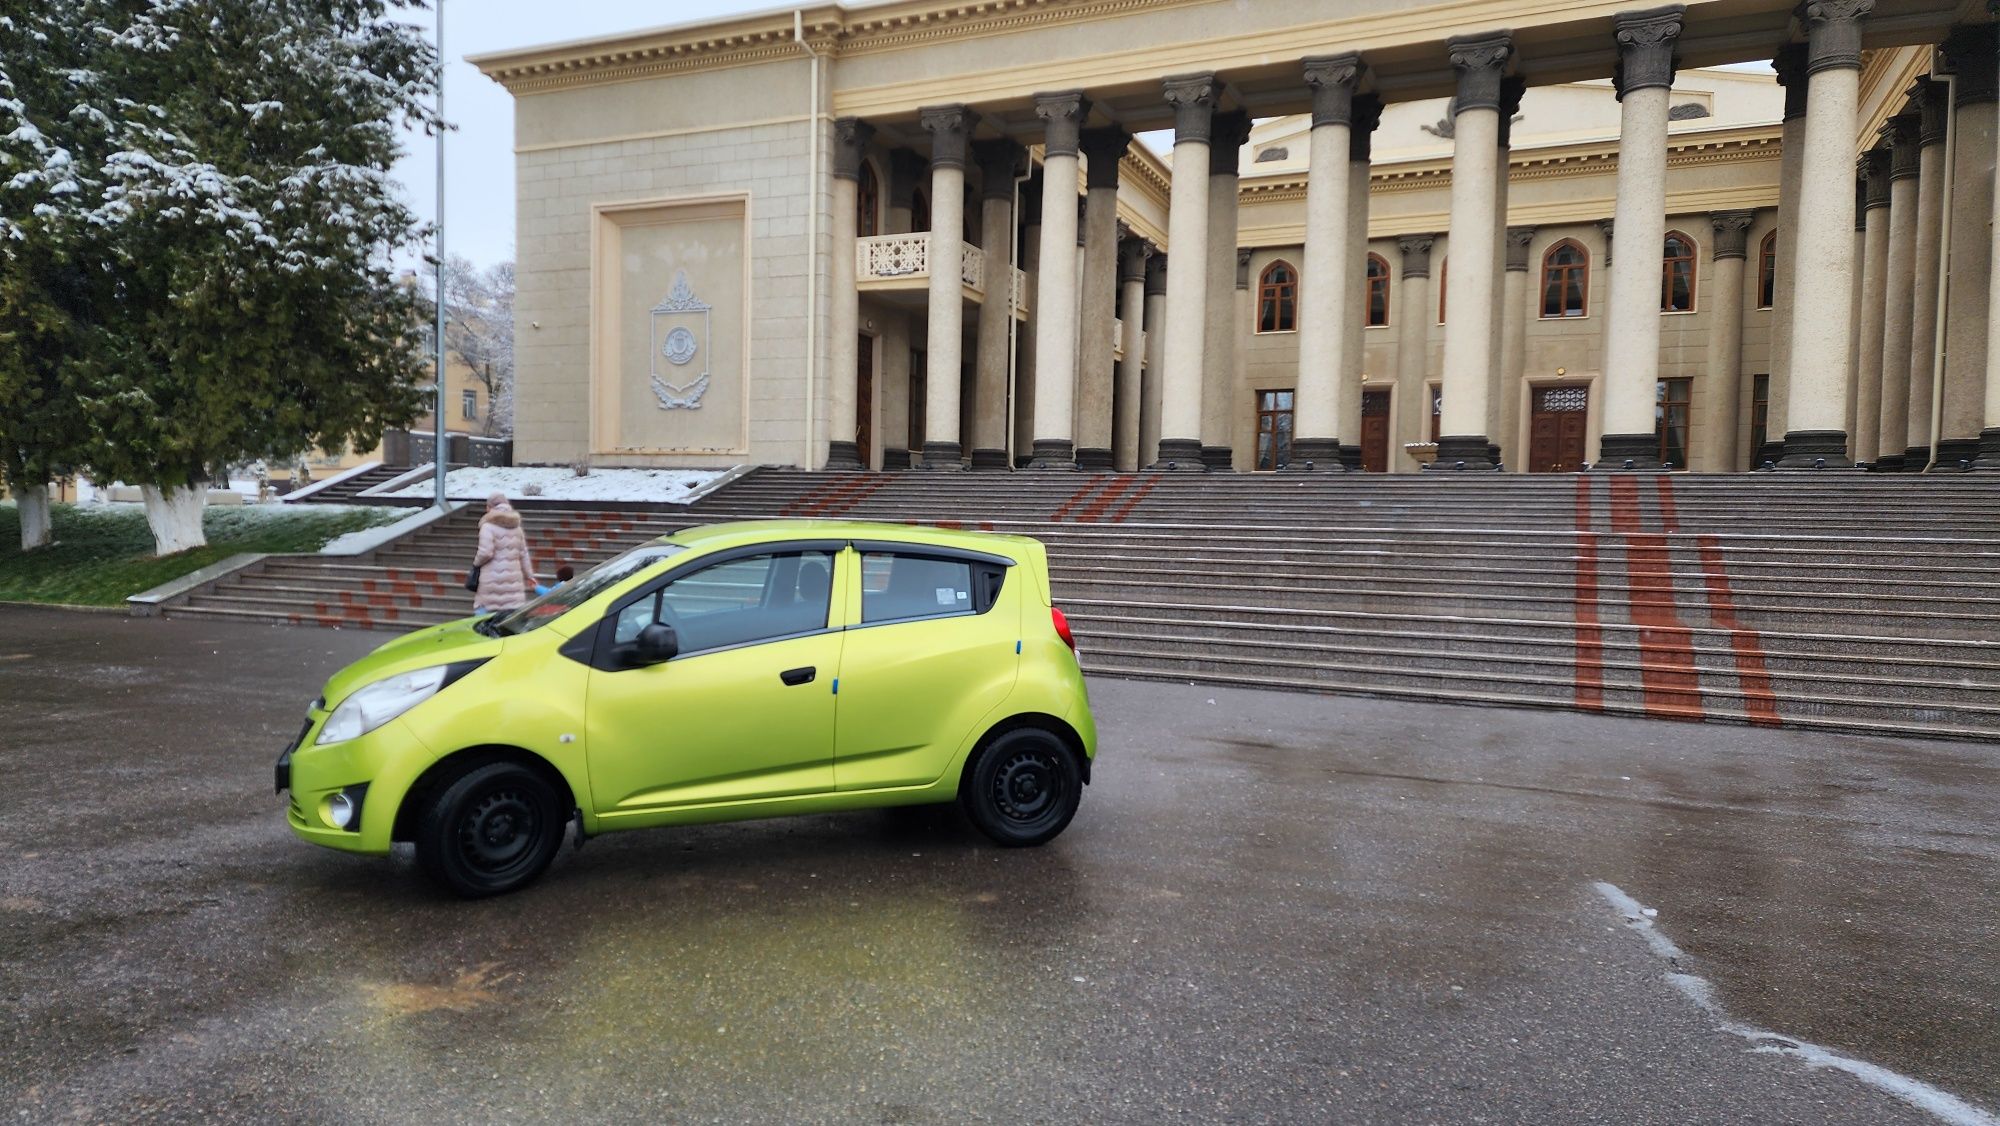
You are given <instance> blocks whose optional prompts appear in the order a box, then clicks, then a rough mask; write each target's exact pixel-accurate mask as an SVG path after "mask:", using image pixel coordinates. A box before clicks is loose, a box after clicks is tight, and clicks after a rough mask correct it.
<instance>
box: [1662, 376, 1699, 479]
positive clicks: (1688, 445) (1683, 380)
mask: <svg viewBox="0 0 2000 1126" xmlns="http://www.w3.org/2000/svg"><path fill="white" fill-rule="evenodd" d="M1677 386H1678V387H1680V388H1682V389H1683V390H1685V391H1686V392H1687V398H1685V399H1675V398H1673V388H1674V387H1677ZM1653 404H1654V406H1653V438H1654V440H1655V442H1656V443H1657V444H1658V448H1657V449H1656V450H1655V452H1654V456H1656V457H1658V458H1659V460H1660V464H1661V465H1665V464H1666V463H1667V460H1668V459H1667V419H1668V417H1669V415H1670V414H1671V413H1673V408H1675V407H1678V408H1680V412H1679V413H1680V428H1681V457H1680V460H1679V461H1676V462H1674V468H1675V469H1676V470H1684V469H1686V468H1687V467H1688V460H1689V459H1690V458H1692V457H1693V456H1694V455H1693V454H1692V453H1691V452H1690V451H1691V450H1692V449H1693V447H1694V380H1693V379H1691V378H1688V377H1686V376H1676V377H1671V378H1661V379H1658V380H1655V381H1654V385H1653Z"/></svg>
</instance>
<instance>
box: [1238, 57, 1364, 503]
mask: <svg viewBox="0 0 2000 1126" xmlns="http://www.w3.org/2000/svg"><path fill="white" fill-rule="evenodd" d="M1381 124H1382V99H1381V98H1379V97H1376V96H1375V95H1374V94H1357V95H1355V98H1354V124H1353V126H1352V127H1351V128H1350V129H1349V130H1348V133H1347V246H1348V250H1347V259H1346V262H1345V263H1344V266H1345V268H1344V269H1343V270H1342V277H1343V278H1344V279H1345V280H1346V283H1347V284H1346V293H1345V294H1343V295H1342V297H1341V299H1340V300H1341V316H1343V317H1345V318H1347V335H1346V336H1345V337H1344V338H1342V341H1341V348H1340V369H1339V371H1337V372H1336V373H1335V375H1334V379H1335V381H1336V386H1335V393H1336V394H1337V395H1339V396H1340V401H1341V407H1340V418H1341V426H1342V429H1344V430H1345V431H1347V438H1348V440H1347V441H1345V442H1342V443H1341V445H1340V464H1341V466H1342V468H1345V469H1349V470H1359V469H1360V468H1361V369H1362V367H1363V366H1365V364H1366V360H1367V349H1366V348H1365V347H1364V344H1365V343H1366V338H1365V337H1364V336H1363V335H1362V333H1363V332H1364V331H1365V328H1366V326H1365V324H1364V323H1363V322H1364V321H1365V320H1366V317H1365V316H1364V315H1363V311H1364V306H1365V304H1366V301H1367V296H1368V177H1369V174H1370V173H1371V172H1372V171H1373V169H1374V147H1375V129H1376V127H1377V126H1379V125H1381ZM1248 319H1249V318H1248V316H1247V315H1246V316H1245V318H1244V320H1243V322H1240V323H1247V322H1248Z"/></svg>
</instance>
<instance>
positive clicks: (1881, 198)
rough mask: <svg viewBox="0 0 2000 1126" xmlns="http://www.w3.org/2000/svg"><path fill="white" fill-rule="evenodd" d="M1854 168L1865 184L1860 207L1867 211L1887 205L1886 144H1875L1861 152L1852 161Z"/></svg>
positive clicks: (1887, 168) (1887, 172)
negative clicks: (1857, 157) (1859, 155)
mask: <svg viewBox="0 0 2000 1126" xmlns="http://www.w3.org/2000/svg"><path fill="white" fill-rule="evenodd" d="M1854 168H1855V171H1856V172H1857V173H1859V174H1860V176H1861V180H1862V183H1863V184H1864V185H1865V187H1864V189H1863V191H1862V195H1861V209H1862V210H1863V211H1867V210H1870V209H1872V208H1876V207H1887V206H1889V149H1888V146H1886V145H1877V146H1875V147H1874V148H1872V149H1869V150H1868V151H1867V152H1865V153H1862V154H1861V158H1860V159H1859V160H1857V161H1855V162H1854Z"/></svg>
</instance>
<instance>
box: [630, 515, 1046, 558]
mask: <svg viewBox="0 0 2000 1126" xmlns="http://www.w3.org/2000/svg"><path fill="white" fill-rule="evenodd" d="M780 540H887V541H891V542H895V543H909V544H923V545H926V546H930V547H957V548H964V549H965V550H968V551H986V552H991V551H997V550H1002V549H1003V548H1004V547H1005V546H1006V545H1008V544H1032V543H1035V542H1036V541H1034V540H1033V539H1030V538H1029V537H1027V536H1013V535H1002V534H998V533H994V532H973V531H966V530H963V529H959V528H938V527H931V526H927V525H922V524H887V523H880V522H875V521H868V520H734V521H730V522H727V523H722V524H702V525H698V526H696V527H692V528H682V529H681V530H680V531H678V532H674V533H671V534H669V535H664V536H661V537H660V542H662V543H677V544H682V545H684V546H686V547H701V548H711V547H713V548H725V547H740V546H747V545H750V544H757V543H765V542H770V541H780Z"/></svg>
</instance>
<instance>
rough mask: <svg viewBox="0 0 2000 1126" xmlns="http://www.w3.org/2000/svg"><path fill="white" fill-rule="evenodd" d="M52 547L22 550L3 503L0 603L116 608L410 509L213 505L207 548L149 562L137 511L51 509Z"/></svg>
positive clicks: (17, 523) (206, 517)
mask: <svg viewBox="0 0 2000 1126" xmlns="http://www.w3.org/2000/svg"><path fill="white" fill-rule="evenodd" d="M51 508H52V517H53V519H54V522H55V542H54V543H52V544H50V545H49V546H47V547H44V548H38V549H36V550H34V551H31V552H27V553H23V552H22V551H21V515H20V512H19V511H18V510H17V509H16V508H15V506H14V502H12V501H7V502H5V503H0V602H6V601H12V602H64V603H68V604H70V605H73V606H117V605H120V604H122V603H123V602H124V601H125V599H126V598H127V597H129V596H130V595H134V594H138V593H139V592H140V591H143V590H150V589H152V588H153V587H156V586H158V585H160V584H161V583H163V582H166V581H167V580H169V579H174V578H179V577H180V576H182V575H185V574H188V573H189V572H191V571H198V570H200V569H201V568H203V567H206V566H208V565H209V564H210V563H214V562H216V561H217V560H220V559H226V558H228V557H229V556H231V555H235V554H237V553H239V552H246V551H261V552H280V551H318V550H319V549H320V548H321V547H324V546H325V545H326V543H327V541H329V540H331V539H334V538H335V537H337V536H340V535H342V534H343V533H346V532H353V531H359V530H360V529H363V528H373V527H375V526H377V525H379V524H389V523H394V522H395V521H396V520H399V519H401V518H402V517H404V516H407V515H409V514H410V510H409V509H381V508H359V507H355V508H346V507H340V508H336V507H334V506H332V505H327V506H323V507H314V508H281V507H277V506H273V505H242V506H235V505H231V506H227V507H223V506H218V507H215V508H210V509H208V510H207V511H206V512H205V513H204V514H203V516H202V527H203V529H204V530H205V531H207V533H208V546H207V547H200V548H196V549H195V550H193V551H183V552H181V553H180V554H178V555H169V556H166V557H164V558H158V557H155V556H154V555H153V533H152V532H150V531H148V530H147V528H146V511H145V508H144V507H143V506H141V505H137V504H115V505H94V506H91V507H89V508H78V507H77V506H75V505H69V504H58V505H53V506H51Z"/></svg>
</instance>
